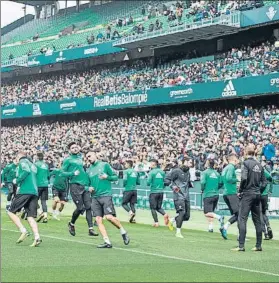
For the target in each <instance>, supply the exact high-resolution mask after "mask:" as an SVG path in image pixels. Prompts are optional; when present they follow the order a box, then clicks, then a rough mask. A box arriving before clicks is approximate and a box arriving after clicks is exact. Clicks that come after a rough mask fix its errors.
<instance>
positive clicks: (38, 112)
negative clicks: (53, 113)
mask: <svg viewBox="0 0 279 283" xmlns="http://www.w3.org/2000/svg"><path fill="white" fill-rule="evenodd" d="M33 115H34V116H35V115H42V111H41V108H40V104H39V103H35V104H33Z"/></svg>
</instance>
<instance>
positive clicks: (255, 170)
mask: <svg viewBox="0 0 279 283" xmlns="http://www.w3.org/2000/svg"><path fill="white" fill-rule="evenodd" d="M252 171H253V172H256V173H261V171H262V170H261V168H260V167H259V166H258V165H255V166H254V168H253V169H252Z"/></svg>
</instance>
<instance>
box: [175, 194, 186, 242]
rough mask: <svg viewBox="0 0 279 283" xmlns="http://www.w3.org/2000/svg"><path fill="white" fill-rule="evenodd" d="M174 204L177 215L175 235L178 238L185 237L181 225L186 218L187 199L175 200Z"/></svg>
mask: <svg viewBox="0 0 279 283" xmlns="http://www.w3.org/2000/svg"><path fill="white" fill-rule="evenodd" d="M174 206H175V209H176V213H177V216H176V217H175V222H176V234H175V236H176V237H177V238H184V237H183V236H182V234H181V227H182V224H183V221H184V218H185V214H186V207H185V201H184V200H183V199H179V200H175V201H174Z"/></svg>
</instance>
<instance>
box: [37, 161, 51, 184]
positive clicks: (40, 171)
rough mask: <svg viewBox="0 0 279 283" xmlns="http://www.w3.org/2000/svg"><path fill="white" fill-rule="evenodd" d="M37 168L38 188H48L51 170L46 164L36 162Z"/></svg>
mask: <svg viewBox="0 0 279 283" xmlns="http://www.w3.org/2000/svg"><path fill="white" fill-rule="evenodd" d="M35 165H36V167H37V177H36V178H37V186H38V188H42V187H48V183H49V168H48V165H47V163H46V162H44V161H43V160H38V161H36V162H35Z"/></svg>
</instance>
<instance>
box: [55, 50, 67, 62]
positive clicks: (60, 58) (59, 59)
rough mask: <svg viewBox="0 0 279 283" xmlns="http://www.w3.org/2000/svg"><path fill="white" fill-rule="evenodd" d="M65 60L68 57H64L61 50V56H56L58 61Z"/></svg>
mask: <svg viewBox="0 0 279 283" xmlns="http://www.w3.org/2000/svg"><path fill="white" fill-rule="evenodd" d="M64 60H66V58H65V57H63V51H60V52H59V57H58V58H56V62H61V61H64Z"/></svg>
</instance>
